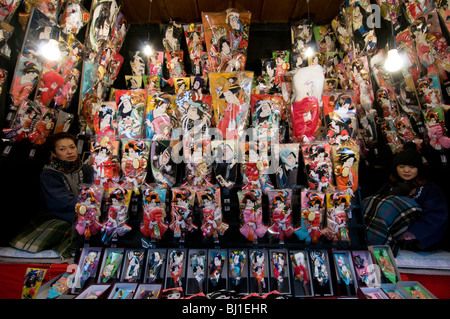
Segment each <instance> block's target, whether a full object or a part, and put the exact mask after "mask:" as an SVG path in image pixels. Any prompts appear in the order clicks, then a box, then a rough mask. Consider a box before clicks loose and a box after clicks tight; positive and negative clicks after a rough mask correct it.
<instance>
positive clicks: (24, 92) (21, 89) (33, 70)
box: [9, 55, 42, 108]
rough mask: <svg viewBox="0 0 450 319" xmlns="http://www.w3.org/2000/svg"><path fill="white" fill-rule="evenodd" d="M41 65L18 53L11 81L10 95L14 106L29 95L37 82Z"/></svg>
mask: <svg viewBox="0 0 450 319" xmlns="http://www.w3.org/2000/svg"><path fill="white" fill-rule="evenodd" d="M41 70H42V66H41V65H39V64H37V63H36V62H33V61H32V60H30V59H28V58H26V57H24V56H23V55H20V56H19V58H18V61H17V64H16V70H15V72H14V76H13V79H14V80H13V82H12V83H11V90H10V92H9V93H10V95H11V98H12V100H13V104H14V107H16V108H17V107H19V105H20V103H21V102H22V101H23V100H25V99H28V98H29V97H30V94H31V92H33V90H34V89H35V88H36V86H37V84H38V77H39V75H40V74H41Z"/></svg>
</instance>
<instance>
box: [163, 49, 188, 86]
mask: <svg viewBox="0 0 450 319" xmlns="http://www.w3.org/2000/svg"><path fill="white" fill-rule="evenodd" d="M183 56H184V51H169V52H166V54H165V60H166V67H167V71H168V72H169V77H170V78H172V80H173V79H174V78H182V77H185V76H186V70H185V68H184V61H183ZM169 83H170V82H169Z"/></svg>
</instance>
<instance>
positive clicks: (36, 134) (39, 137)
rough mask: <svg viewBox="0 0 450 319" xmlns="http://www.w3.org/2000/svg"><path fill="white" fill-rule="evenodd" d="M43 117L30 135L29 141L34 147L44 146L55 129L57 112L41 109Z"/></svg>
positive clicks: (45, 108)
mask: <svg viewBox="0 0 450 319" xmlns="http://www.w3.org/2000/svg"><path fill="white" fill-rule="evenodd" d="M40 112H41V116H40V118H39V119H38V121H37V123H36V125H35V126H34V128H33V131H32V132H30V133H29V134H28V139H29V140H30V142H31V143H33V144H34V145H42V144H44V143H45V141H46V140H47V136H49V134H50V133H51V132H53V129H54V128H55V120H56V115H55V114H56V112H55V110H54V109H51V108H47V107H41V108H40Z"/></svg>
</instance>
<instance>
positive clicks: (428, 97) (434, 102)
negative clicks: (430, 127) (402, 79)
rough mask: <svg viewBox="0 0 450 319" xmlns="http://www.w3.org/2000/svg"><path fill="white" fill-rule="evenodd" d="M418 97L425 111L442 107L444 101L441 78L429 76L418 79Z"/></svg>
mask: <svg viewBox="0 0 450 319" xmlns="http://www.w3.org/2000/svg"><path fill="white" fill-rule="evenodd" d="M417 95H418V97H419V102H420V105H421V107H422V110H423V111H424V110H427V109H434V108H439V107H442V101H443V99H442V91H441V87H440V82H439V78H438V77H437V76H428V77H423V78H420V79H418V81H417Z"/></svg>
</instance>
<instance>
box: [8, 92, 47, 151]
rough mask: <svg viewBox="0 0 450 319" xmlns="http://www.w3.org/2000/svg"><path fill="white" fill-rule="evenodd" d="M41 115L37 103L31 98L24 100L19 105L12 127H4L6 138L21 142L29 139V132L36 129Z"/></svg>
mask: <svg viewBox="0 0 450 319" xmlns="http://www.w3.org/2000/svg"><path fill="white" fill-rule="evenodd" d="M41 115H42V114H41V110H40V108H39V106H38V105H37V104H36V103H34V102H32V101H30V100H23V101H22V102H21V104H20V105H19V108H18V110H17V113H16V116H15V117H14V119H13V120H12V122H11V124H10V127H8V128H3V134H4V135H5V139H7V140H9V141H11V142H15V141H19V142H20V141H22V140H24V139H28V136H29V134H30V133H32V132H33V130H34V129H35V127H36V124H37V122H38V121H39V118H40V117H41Z"/></svg>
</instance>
